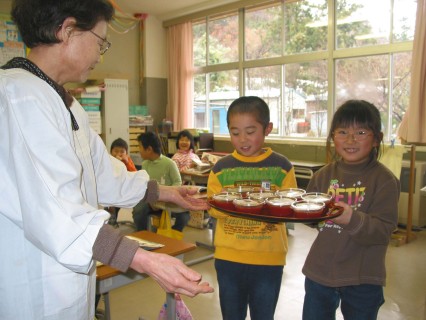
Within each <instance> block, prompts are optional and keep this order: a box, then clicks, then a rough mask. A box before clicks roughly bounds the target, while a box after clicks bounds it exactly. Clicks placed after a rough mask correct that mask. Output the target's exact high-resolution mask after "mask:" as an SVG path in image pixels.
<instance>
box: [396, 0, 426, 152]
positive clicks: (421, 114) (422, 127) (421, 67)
mask: <svg viewBox="0 0 426 320" xmlns="http://www.w3.org/2000/svg"><path fill="white" fill-rule="evenodd" d="M411 70H412V72H411V88H410V90H411V93H410V105H409V106H408V108H407V111H406V113H405V115H404V117H403V119H402V121H401V124H400V126H399V128H398V132H397V135H398V136H399V137H400V138H401V141H402V142H404V143H409V144H417V145H420V144H426V0H417V16H416V29H415V33H414V43H413V59H412V66H411Z"/></svg>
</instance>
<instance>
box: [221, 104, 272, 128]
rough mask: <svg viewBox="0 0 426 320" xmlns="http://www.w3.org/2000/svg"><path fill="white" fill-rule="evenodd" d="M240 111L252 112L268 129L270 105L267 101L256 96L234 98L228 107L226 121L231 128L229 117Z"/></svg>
mask: <svg viewBox="0 0 426 320" xmlns="http://www.w3.org/2000/svg"><path fill="white" fill-rule="evenodd" d="M238 113H250V114H252V115H253V116H254V117H255V118H256V119H257V121H258V122H259V123H260V124H261V125H262V127H263V129H266V127H267V126H268V124H269V122H270V117H269V107H268V105H267V104H266V102H265V101H263V100H262V99H261V98H259V97H256V96H247V97H240V98H238V99H236V100H234V101H233V102H232V103H231V105H230V106H229V108H228V113H227V114H226V122H227V124H228V128H229V118H230V117H231V116H232V115H234V114H238Z"/></svg>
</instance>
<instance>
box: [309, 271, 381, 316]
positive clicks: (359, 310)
mask: <svg viewBox="0 0 426 320" xmlns="http://www.w3.org/2000/svg"><path fill="white" fill-rule="evenodd" d="M339 302H340V303H341V306H340V308H341V311H342V314H343V317H344V318H345V320H374V319H377V313H378V312H379V308H380V307H381V305H382V304H383V303H384V302H385V299H384V296H383V287H382V286H379V285H372V284H361V285H357V286H346V287H338V288H333V287H326V286H323V285H321V284H319V283H317V282H314V281H312V280H310V279H308V278H306V279H305V302H304V304H303V320H334V319H336V310H337V308H338V307H339Z"/></svg>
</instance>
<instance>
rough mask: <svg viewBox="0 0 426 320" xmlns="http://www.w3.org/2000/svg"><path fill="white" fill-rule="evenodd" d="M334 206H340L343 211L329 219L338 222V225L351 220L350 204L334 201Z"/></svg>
mask: <svg viewBox="0 0 426 320" xmlns="http://www.w3.org/2000/svg"><path fill="white" fill-rule="evenodd" d="M334 205H335V206H336V207H342V208H343V213H342V214H341V215H340V216H338V217H336V218H334V219H331V220H332V221H333V222H334V223H337V224H340V225H347V224H348V223H349V221H351V218H352V212H353V211H352V207H351V206H350V205H348V204H347V203H345V202H336V203H335V204H334Z"/></svg>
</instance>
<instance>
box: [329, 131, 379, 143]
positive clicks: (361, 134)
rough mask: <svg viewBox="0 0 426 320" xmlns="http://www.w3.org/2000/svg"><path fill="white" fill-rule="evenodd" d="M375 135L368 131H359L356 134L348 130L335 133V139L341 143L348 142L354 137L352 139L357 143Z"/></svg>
mask: <svg viewBox="0 0 426 320" xmlns="http://www.w3.org/2000/svg"><path fill="white" fill-rule="evenodd" d="M372 135H373V134H372V133H371V132H370V131H367V130H357V131H355V132H349V131H348V130H342V129H339V130H336V131H334V132H333V138H334V139H336V140H340V141H346V140H347V139H348V138H349V136H352V139H353V140H355V141H364V140H365V139H367V137H370V136H372Z"/></svg>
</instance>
